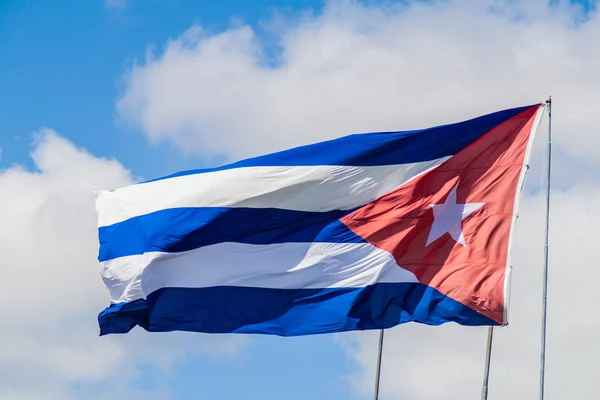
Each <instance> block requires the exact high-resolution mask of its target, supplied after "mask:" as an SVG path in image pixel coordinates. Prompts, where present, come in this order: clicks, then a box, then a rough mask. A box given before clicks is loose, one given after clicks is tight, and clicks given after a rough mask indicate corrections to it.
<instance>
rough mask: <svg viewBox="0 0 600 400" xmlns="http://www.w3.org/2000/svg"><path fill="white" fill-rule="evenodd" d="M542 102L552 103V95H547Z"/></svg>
mask: <svg viewBox="0 0 600 400" xmlns="http://www.w3.org/2000/svg"><path fill="white" fill-rule="evenodd" d="M544 104H552V95H550V96H548V100H546V101H545V102H544Z"/></svg>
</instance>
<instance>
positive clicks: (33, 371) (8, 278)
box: [0, 0, 600, 400]
mask: <svg viewBox="0 0 600 400" xmlns="http://www.w3.org/2000/svg"><path fill="white" fill-rule="evenodd" d="M595 10H596V6H595V2H594V1H579V2H577V1H550V2H547V1H542V0H528V1H524V0H523V1H519V0H496V1H492V0H481V1H480V0H477V1H467V0H447V1H435V0H433V1H411V0H406V1H364V2H360V1H330V2H322V1H313V0H304V1H293V0H281V1H274V0H260V1H252V2H249V1H220V2H215V1H204V0H202V1H184V0H146V1H141V0H106V1H85V2H84V1H80V2H75V1H71V2H67V1H59V0H56V1H49V0H40V1H35V2H34V1H17V0H0V54H2V57H0V105H1V107H0V148H1V150H2V151H1V152H0V168H1V171H0V193H1V194H2V196H0V222H1V223H0V251H1V254H3V257H2V261H1V262H0V270H1V271H2V276H3V278H2V279H0V318H1V320H2V323H1V324H0V399H11V400H12V399H70V398H74V399H95V398H98V399H103V398H113V399H114V398H133V399H138V398H139V399H142V398H143V399H146V398H152V399H168V398H173V399H184V398H211V399H221V398H222V399H241V398H243V399H261V400H268V399H278V400H280V399H291V400H292V399H330V400H336V399H367V398H371V396H372V385H373V377H374V366H375V359H376V347H377V343H376V342H377V333H376V332H361V333H347V334H336V335H323V336H313V337H300V338H278V337H265V336H243V335H202V334H183V333H170V334H147V333H146V332H143V331H141V330H139V329H136V330H135V331H134V332H132V333H131V334H129V335H124V336H110V337H102V338H100V337H98V328H97V322H96V317H97V314H98V313H99V312H100V311H101V310H102V309H103V308H104V307H105V306H107V304H108V301H109V297H108V292H107V291H106V290H105V288H104V286H103V283H102V280H101V278H100V275H99V273H98V264H97V261H96V255H97V246H98V244H97V237H96V221H95V211H94V194H93V191H94V190H96V189H109V188H115V187H119V186H123V185H127V184H129V183H132V182H135V181H139V180H141V179H150V178H155V177H158V176H162V175H166V174H169V173H172V172H176V171H179V170H182V169H190V168H201V167H207V166H214V165H218V164H222V163H225V162H230V161H234V160H236V159H240V158H243V157H248V156H252V155H258V154H261V153H265V152H270V151H275V150H280V149H283V148H286V147H290V146H295V145H300V144H306V143H311V142H314V141H318V140H325V139H329V138H333V137H338V136H341V135H344V134H347V133H357V132H369V131H383V130H404V129H413V128H423V127H426V126H431V125H435V124H440V123H449V122H454V121H459V120H464V119H467V118H471V117H475V116H477V115H480V114H483V113H488V112H492V111H495V110H499V109H503V108H510V107H515V106H521V105H526V104H532V103H536V102H538V101H542V100H545V99H546V98H547V96H548V95H549V94H552V95H553V98H554V104H555V106H554V107H555V108H554V116H553V117H554V125H553V128H554V132H555V142H554V143H555V147H554V149H555V150H554V151H555V153H554V157H555V158H554V165H553V168H554V170H553V174H554V175H553V182H552V184H553V187H554V191H553V208H552V222H551V224H552V225H551V229H552V234H551V282H550V303H549V306H550V309H549V324H550V325H549V343H548V381H547V382H548V396H547V398H548V399H549V400H551V399H557V400H558V399H566V398H573V399H575V398H589V397H590V396H592V397H593V396H594V394H595V393H596V388H595V379H597V376H598V373H600V367H598V364H597V363H596V361H595V360H596V359H597V358H598V356H599V355H600V346H599V345H598V344H597V343H598V340H597V338H598V336H599V335H600V316H599V315H598V313H597V312H596V309H597V307H596V305H597V303H598V301H597V296H596V295H595V293H596V292H597V288H596V287H595V285H594V282H595V281H597V280H598V279H600V272H599V271H598V265H597V261H596V257H595V248H597V244H596V238H597V237H598V234H597V226H598V225H600V212H599V211H598V210H599V209H600V186H599V182H598V178H597V177H598V176H599V175H598V174H599V173H600V162H599V160H600V150H598V149H600V135H598V130H599V129H600V127H599V124H598V123H597V106H596V105H595V101H596V99H597V94H598V92H599V90H600V78H599V74H598V71H599V70H600V69H599V68H600V52H599V51H598V49H599V48H600V21H599V20H598V17H597V15H596V12H595ZM546 123H547V120H546V121H545V122H544V123H543V124H542V127H541V130H540V133H539V137H538V140H537V141H536V144H535V149H534V154H533V158H532V167H531V169H530V172H529V175H528V179H527V184H526V187H525V193H524V196H523V199H522V203H521V210H520V213H519V214H520V218H519V222H518V223H517V227H516V232H515V248H514V251H513V254H512V260H513V265H514V268H515V272H514V275H513V283H512V292H511V316H510V318H511V319H510V322H511V325H510V327H508V328H503V329H500V330H498V331H497V332H498V333H497V336H496V342H495V348H494V356H493V357H494V358H493V364H492V377H491V388H490V399H505V398H511V399H516V400H520V399H528V398H531V397H533V396H535V394H536V390H537V385H538V381H537V373H538V369H537V368H538V365H537V362H538V357H539V322H540V319H539V309H540V304H541V303H540V296H539V295H540V293H541V285H540V279H539V278H540V276H541V267H542V257H541V256H542V251H541V250H542V244H543V230H542V226H543V224H542V222H543V204H544V203H543V196H542V195H541V193H540V188H541V184H542V174H543V162H544V147H543V145H544V135H545V132H546V129H547V125H546ZM485 339H486V330H485V329H483V328H464V327H458V326H455V325H448V326H444V327H439V328H431V327H424V326H418V325H415V324H413V325H404V326H400V327H396V328H394V329H391V330H390V331H389V334H388V336H387V339H386V344H385V352H384V361H383V376H382V387H381V390H382V395H383V399H389V400H391V399H399V400H404V399H411V400H412V399H428V400H429V399H448V398H477V396H478V395H479V393H480V390H481V379H482V372H483V371H482V368H483V362H484V349H485Z"/></svg>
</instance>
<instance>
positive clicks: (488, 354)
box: [481, 326, 494, 400]
mask: <svg viewBox="0 0 600 400" xmlns="http://www.w3.org/2000/svg"><path fill="white" fill-rule="evenodd" d="M493 338H494V327H493V326H490V327H488V336H487V347H486V351H485V372H484V373H483V388H482V390H481V400H487V398H488V382H489V379H490V364H491V361H492V340H493Z"/></svg>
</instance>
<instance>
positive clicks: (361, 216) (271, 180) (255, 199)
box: [96, 104, 543, 336]
mask: <svg viewBox="0 0 600 400" xmlns="http://www.w3.org/2000/svg"><path fill="white" fill-rule="evenodd" d="M542 110H543V106H542V105H541V104H535V105H531V106H526V107H519V108H514V109H509V110H504V111H500V112H496V113H492V114H488V115H484V116H481V117H478V118H475V119H471V120H468V121H464V122H460V123H455V124H450V125H444V126H438V127H432V128H427V129H422V130H415V131H401V132H382V133H368V134H357V135H350V136H346V137H342V138H339V139H336V140H331V141H327V142H321V143H316V144H312V145H308V146H302V147H298V148H293V149H289V150H286V151H282V152H278V153H273V154H269V155H265V156H261V157H256V158H251V159H247V160H242V161H239V162H237V163H234V164H230V165H226V166H223V167H218V168H212V169H203V170H193V171H185V172H181V173H177V174H174V175H171V176H167V177H164V178H160V179H156V180H152V181H147V182H143V183H139V184H136V185H131V186H128V187H124V188H119V189H116V190H112V191H100V192H99V193H98V196H97V200H96V208H97V212H98V225H99V229H98V235H99V241H100V249H99V261H100V265H101V275H102V278H103V279H104V282H105V284H106V286H107V288H108V290H109V293H110V297H111V304H110V306H109V307H108V308H106V309H105V310H104V311H102V312H101V313H100V315H99V324H100V333H101V334H102V335H105V334H110V333H126V332H128V331H130V330H131V329H132V328H133V327H135V326H140V327H142V328H144V329H146V330H148V331H151V332H165V331H174V330H181V331H192V332H208V333H263V334H273V335H281V336H295V335H308V334H317V333H328V332H341V331H350V330H366V329H383V328H390V327H392V326H395V325H398V324H401V323H405V322H418V323H424V324H429V325H440V324H443V323H446V322H456V323H459V324H462V325H503V324H506V323H507V306H508V300H507V293H508V283H509V277H510V274H509V272H510V263H509V257H508V256H509V250H510V249H509V247H510V235H511V232H512V228H513V223H514V220H515V217H516V210H517V200H518V195H519V191H520V188H521V186H522V183H523V179H524V175H525V172H526V164H527V160H528V157H529V152H530V147H531V143H532V141H533V136H534V133H535V130H536V128H537V125H538V124H539V121H540V119H541V115H542Z"/></svg>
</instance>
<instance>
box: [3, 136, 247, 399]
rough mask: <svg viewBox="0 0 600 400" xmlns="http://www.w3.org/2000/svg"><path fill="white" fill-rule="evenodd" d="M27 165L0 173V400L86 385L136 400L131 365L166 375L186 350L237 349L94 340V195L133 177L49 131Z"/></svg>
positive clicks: (97, 302)
mask: <svg viewBox="0 0 600 400" xmlns="http://www.w3.org/2000/svg"><path fill="white" fill-rule="evenodd" d="M32 158H33V161H34V163H35V166H36V169H37V170H36V171H27V170H25V169H23V168H21V167H18V166H16V167H12V168H10V169H7V170H4V171H2V172H0V193H2V196H0V221H1V223H2V229H0V253H1V254H2V263H1V264H0V271H2V277H3V279H0V298H1V299H2V301H0V315H1V316H2V319H3V321H5V323H3V324H1V326H0V399H18V398H61V399H62V398H70V397H71V396H73V397H75V398H76V397H78V396H76V394H75V393H74V392H73V391H72V389H73V387H74V385H77V384H79V385H85V384H94V383H95V384H101V385H103V387H104V386H106V387H107V388H111V389H113V390H116V393H121V394H123V396H124V397H134V398H136V396H137V397H139V398H141V394H140V393H138V392H136V391H135V390H134V389H133V388H131V387H129V385H128V384H129V380H130V379H131V378H134V377H135V376H136V375H137V374H138V371H137V366H138V365H139V363H143V362H152V363H154V364H156V365H157V366H158V367H159V368H162V369H164V370H168V369H169V368H170V367H171V365H172V364H173V363H174V362H176V361H177V360H178V359H180V358H182V357H183V356H185V355H187V354H188V353H189V349H194V350H193V351H194V352H195V353H196V354H199V353H208V354H211V353H212V354H215V353H218V354H230V353H232V352H233V351H235V350H236V349H237V348H238V346H239V345H240V344H241V343H242V342H243V338H241V337H228V338H223V337H218V336H214V337H205V336H202V337H200V336H199V335H196V336H193V335H184V334H176V336H175V337H176V338H177V340H174V337H173V336H171V337H169V338H167V337H165V336H164V335H144V334H141V333H142V332H134V333H132V334H130V335H127V336H114V337H102V338H100V337H99V336H98V326H97V321H96V316H97V314H98V313H99V312H100V311H101V310H102V309H103V308H104V307H105V306H106V305H107V304H108V302H109V297H108V292H107V290H106V289H105V287H104V286H103V283H102V280H101V279H100V275H99V272H98V263H97V259H96V254H97V251H98V241H97V236H96V235H97V234H96V215H95V210H94V192H93V191H94V190H96V189H98V188H113V187H118V186H122V185H126V184H129V183H131V181H132V178H131V176H130V174H129V172H128V171H126V170H125V169H124V168H123V167H122V166H121V165H120V164H119V163H118V162H117V161H114V160H106V159H99V158H95V157H94V156H92V155H90V154H88V153H87V152H85V151H84V150H82V149H77V148H76V147H75V146H73V144H72V143H70V142H68V141H67V140H65V139H63V138H61V137H60V136H58V135H57V134H56V133H55V132H53V131H51V130H48V129H44V130H42V131H41V132H40V133H39V134H38V135H37V139H36V143H35V148H34V151H33V153H32ZM104 394H105V393H104V392H103V391H102V390H95V391H94V392H85V393H79V395H80V396H81V395H84V396H85V398H95V397H99V398H100V397H102V396H103V395H104ZM138 395H139V396H138ZM113 398H114V393H113ZM157 398H158V397H157ZM162 398H164V397H162Z"/></svg>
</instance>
